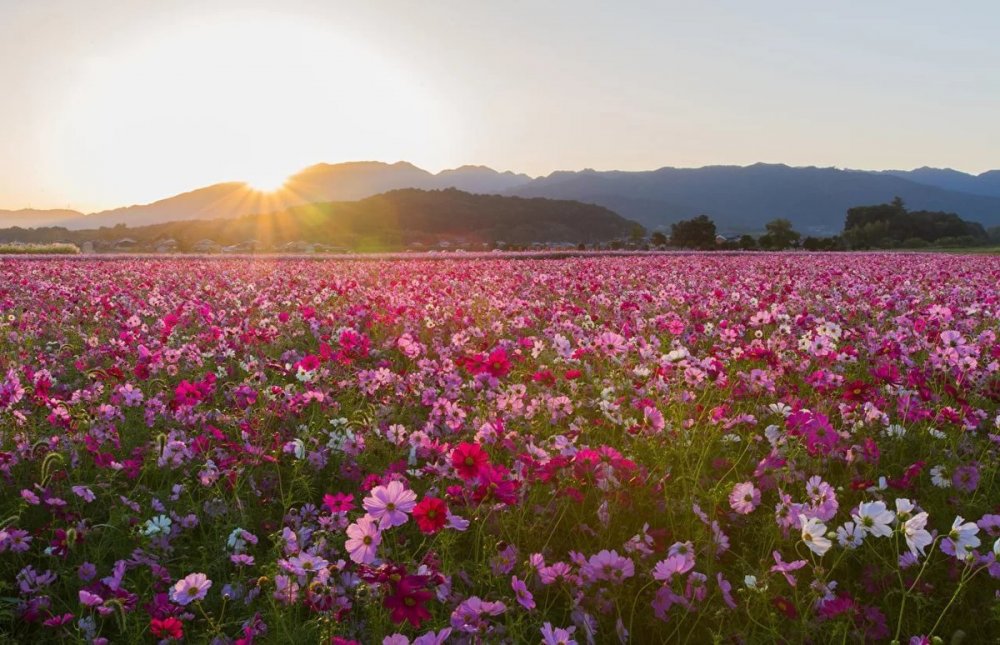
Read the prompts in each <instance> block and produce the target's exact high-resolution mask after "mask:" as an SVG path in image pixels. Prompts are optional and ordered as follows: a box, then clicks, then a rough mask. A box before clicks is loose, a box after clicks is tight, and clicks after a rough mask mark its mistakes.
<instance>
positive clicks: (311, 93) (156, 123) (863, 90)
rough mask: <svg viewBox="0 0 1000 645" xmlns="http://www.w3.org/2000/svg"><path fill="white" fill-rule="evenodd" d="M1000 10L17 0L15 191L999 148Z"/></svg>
mask: <svg viewBox="0 0 1000 645" xmlns="http://www.w3.org/2000/svg"><path fill="white" fill-rule="evenodd" d="M998 25H1000V4H998V3H996V2H992V1H984V2H947V3H946V2H940V1H935V2H922V1H919V0H914V1H908V2H890V1H882V2H870V1H868V2H847V1H845V2H836V3H823V4H820V3H813V2H801V1H799V0H794V1H788V2H772V1H767V0H762V1H761V2H745V1H734V2H711V1H703V2H670V1H666V0H661V1H651V2H639V1H628V0H620V1H614V2H612V1H610V0H608V1H605V2H588V1H584V0H578V1H562V0H536V1H534V2H525V1H520V0H505V1H504V2H479V1H469V0H461V1H450V0H449V1H435V0H425V1H424V2H413V1H412V0H366V1H364V2H358V1H357V0H353V1H350V2H341V1H340V0H256V1H254V0H249V1H247V0H244V1H242V2H235V1H231V0H211V1H209V0H120V1H110V0H0V209H2V208H7V209H16V208H25V207H33V208H74V209H77V210H82V211H85V212H86V211H94V210H100V209H105V208H113V207H117V206H122V205H128V204H134V203H147V202H150V201H154V200H156V199H161V198H164V197H167V196H170V195H173V194H176V193H179V192H184V191H187V190H192V189H194V188H198V187H201V186H205V185H208V184H212V183H216V182H220V181H247V182H249V183H251V184H253V185H255V186H259V187H261V188H271V187H277V186H279V185H280V184H281V181H282V180H283V179H284V178H285V177H287V176H288V175H290V174H292V173H294V172H296V171H297V170H300V169H301V168H303V167H306V166H308V165H311V164H314V163H318V162H328V163H335V162H341V161H356V160H379V161H386V162H395V161H400V160H406V161H410V162H412V163H414V164H416V165H418V166H420V167H423V168H426V169H428V170H431V171H434V172H436V171H439V170H441V169H444V168H451V167H456V166H460V165H463V164H485V165H489V166H491V167H493V168H497V169H499V170H514V171H518V172H526V173H528V174H531V175H546V174H548V173H550V172H552V171H555V170H578V169H582V168H596V169H599V170H610V169H619V170H648V169H654V168H659V167H663V166H687V167H692V166H703V165H712V164H739V165H745V164H751V163H755V162H769V163H787V164H790V165H816V166H836V167H847V168H863V169H888V168H898V169H909V168H914V167H918V166H924V165H928V166H935V167H952V168H956V169H959V170H963V171H967V172H976V173H978V172H982V171H984V170H988V169H992V168H1000V118H998V117H997V115H998V114H1000V74H998V73H997V70H998V69H1000V38H997V36H996V29H997V26H998Z"/></svg>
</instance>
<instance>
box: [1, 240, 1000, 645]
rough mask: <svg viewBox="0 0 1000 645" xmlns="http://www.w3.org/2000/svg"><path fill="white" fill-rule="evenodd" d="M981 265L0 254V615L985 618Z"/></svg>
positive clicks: (191, 621)
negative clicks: (42, 257)
mask: <svg viewBox="0 0 1000 645" xmlns="http://www.w3.org/2000/svg"><path fill="white" fill-rule="evenodd" d="M998 284H1000V258H995V257H993V258H991V257H956V256H949V257H944V256H926V255H877V254H875V255H798V254H785V255H781V254H772V255H767V254H762V255H743V256H721V255H697V254H692V255H682V256H681V255H678V256H645V257H644V256H631V257H585V258H569V259H558V260H556V259H553V260H544V259H510V258H504V257H499V258H495V259H467V260H435V261H421V260H396V261H389V260H373V261H360V260H359V261H355V260H349V261H312V260H280V261H279V260H249V259H116V260H107V261H101V260H88V259H48V260H18V259H9V260H4V261H0V475H2V478H3V479H2V486H3V494H2V496H0V632H2V633H3V634H5V635H6V636H4V637H0V639H2V638H7V639H8V640H9V641H10V642H29V641H31V640H36V641H38V642H60V641H65V642H87V643H133V642H157V641H159V642H180V641H187V642H215V643H240V644H247V643H268V642H282V641H283V642H289V643H306V642H324V643H331V642H332V643H349V642H352V641H356V642H362V643H389V644H391V645H399V644H405V643H421V644H424V645H427V644H431V643H476V642H518V643H520V642H542V643H574V642H575V643H608V642H619V641H620V642H663V641H676V642H691V643H703V642H712V641H716V642H723V641H725V642H751V643H752V642H772V641H778V640H787V641H792V642H798V641H802V640H812V641H817V642H829V641H837V642H878V641H890V640H893V639H897V640H899V641H900V642H910V643H927V642H931V640H932V638H933V637H942V638H944V639H949V638H951V637H952V635H953V634H955V633H956V632H959V631H961V632H964V633H965V634H966V635H967V637H968V638H969V639H970V642H983V641H987V640H993V639H996V638H1000V599H998V592H1000V563H998V561H997V557H998V552H1000V542H998V538H1000V482H998V481H997V457H998V449H1000V412H998V402H1000V340H998V337H997V334H998V332H1000V324H998V319H1000V293H998V287H997V285H998Z"/></svg>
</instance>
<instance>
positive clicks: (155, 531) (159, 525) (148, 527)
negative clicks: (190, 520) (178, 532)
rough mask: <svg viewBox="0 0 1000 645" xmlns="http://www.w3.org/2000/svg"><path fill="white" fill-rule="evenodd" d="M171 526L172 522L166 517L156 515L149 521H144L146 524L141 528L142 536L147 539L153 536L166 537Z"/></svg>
mask: <svg viewBox="0 0 1000 645" xmlns="http://www.w3.org/2000/svg"><path fill="white" fill-rule="evenodd" d="M171 526H173V521H172V520H171V519H170V518H169V517H167V516H166V515H157V516H156V517H154V518H153V519H151V520H146V524H145V525H144V526H143V528H142V533H143V535H145V536H147V537H153V536H155V535H161V534H162V535H167V534H168V533H170V527H171Z"/></svg>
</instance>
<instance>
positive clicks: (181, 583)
mask: <svg viewBox="0 0 1000 645" xmlns="http://www.w3.org/2000/svg"><path fill="white" fill-rule="evenodd" d="M211 587H212V581H211V580H209V579H208V576H206V575H205V574H204V573H191V574H188V575H187V576H185V577H183V578H181V579H180V580H178V581H177V583H176V584H175V585H174V586H173V588H172V589H171V590H170V599H171V600H173V601H174V602H175V603H177V604H178V605H187V604H189V603H192V602H196V601H198V600H201V599H202V598H204V597H205V596H206V595H207V594H208V590H209V589H210V588H211Z"/></svg>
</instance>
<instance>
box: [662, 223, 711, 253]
mask: <svg viewBox="0 0 1000 645" xmlns="http://www.w3.org/2000/svg"><path fill="white" fill-rule="evenodd" d="M670 243H671V244H673V245H674V246H680V247H684V248H695V249H713V248H715V222H713V221H712V219H711V218H710V217H709V216H708V215H699V216H698V217H695V218H694V219H686V220H681V221H679V222H674V223H673V224H671V225H670Z"/></svg>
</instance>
